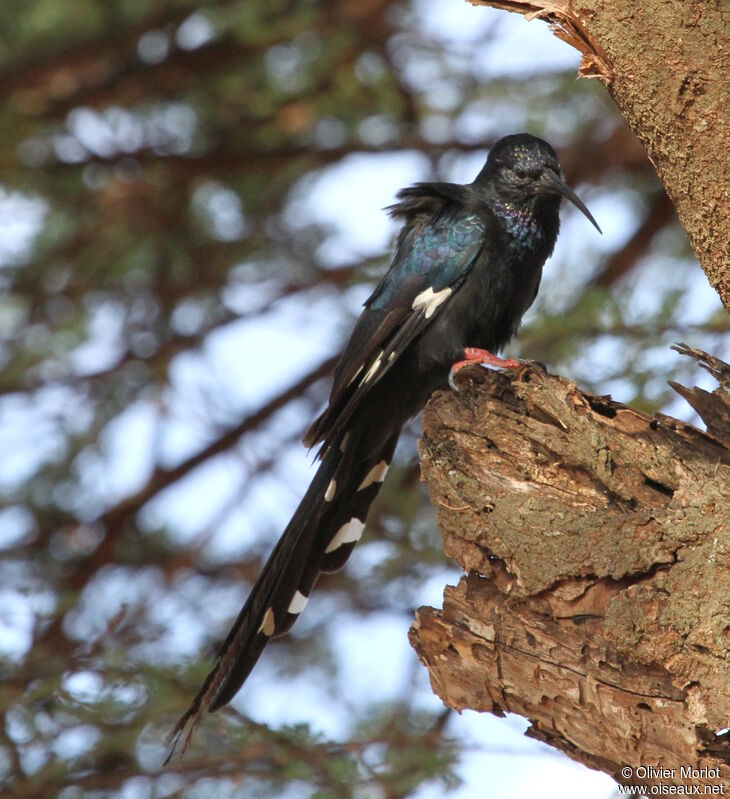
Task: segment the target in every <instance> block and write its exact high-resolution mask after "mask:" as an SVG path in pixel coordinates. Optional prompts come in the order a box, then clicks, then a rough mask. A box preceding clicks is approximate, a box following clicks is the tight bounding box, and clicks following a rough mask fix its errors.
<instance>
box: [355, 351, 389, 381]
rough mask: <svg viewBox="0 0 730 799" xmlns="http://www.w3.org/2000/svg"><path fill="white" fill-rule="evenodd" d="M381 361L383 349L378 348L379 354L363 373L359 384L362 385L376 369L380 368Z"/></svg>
mask: <svg viewBox="0 0 730 799" xmlns="http://www.w3.org/2000/svg"><path fill="white" fill-rule="evenodd" d="M382 361H383V351H382V350H380V354H379V355H378V357H377V358H376V359H375V360H374V361H373V364H372V366H371V367H370V368H369V369H368V370H367V372H366V373H365V377H363V379H362V380H361V381H360V385H361V386H364V385H365V383H367V382H368V380H370V379H371V378H372V377H373V376H374V375H375V374H376V373H377V371H378V369H380V364H381V363H382Z"/></svg>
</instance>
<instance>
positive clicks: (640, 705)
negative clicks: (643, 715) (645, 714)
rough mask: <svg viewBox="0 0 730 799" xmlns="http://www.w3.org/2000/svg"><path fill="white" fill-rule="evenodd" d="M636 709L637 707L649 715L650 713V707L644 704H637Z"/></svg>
mask: <svg viewBox="0 0 730 799" xmlns="http://www.w3.org/2000/svg"><path fill="white" fill-rule="evenodd" d="M636 707H639V708H641V709H642V710H648V711H649V713H651V712H652V710H651V707H649V705H647V704H646V702H639V704H638V705H637V706H636Z"/></svg>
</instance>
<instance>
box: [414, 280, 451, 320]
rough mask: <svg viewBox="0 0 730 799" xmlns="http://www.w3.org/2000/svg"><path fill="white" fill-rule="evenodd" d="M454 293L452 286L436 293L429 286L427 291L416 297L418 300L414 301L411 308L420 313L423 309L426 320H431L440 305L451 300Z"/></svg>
mask: <svg viewBox="0 0 730 799" xmlns="http://www.w3.org/2000/svg"><path fill="white" fill-rule="evenodd" d="M452 291H453V289H452V288H451V287H450V286H447V287H446V288H445V289H441V291H434V290H433V288H432V287H431V286H429V287H428V288H427V289H426V290H425V291H422V292H421V293H420V294H418V295H416V299H415V300H413V305H412V306H411V308H412V309H413V310H414V311H418V310H419V309H421V308H422V309H423V313H424V316H425V317H426V319H430V318H431V317H432V316H433V313H434V311H435V310H436V309H437V308H438V307H439V305H441V303H443V302H446V300H448V299H449V297H450V296H451V293H452Z"/></svg>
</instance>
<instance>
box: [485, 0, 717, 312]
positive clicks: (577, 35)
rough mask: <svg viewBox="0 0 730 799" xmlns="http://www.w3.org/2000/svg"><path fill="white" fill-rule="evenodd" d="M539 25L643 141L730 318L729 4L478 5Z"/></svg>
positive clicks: (711, 0) (662, 0)
mask: <svg viewBox="0 0 730 799" xmlns="http://www.w3.org/2000/svg"><path fill="white" fill-rule="evenodd" d="M470 2H472V3H474V4H475V5H477V4H481V5H489V6H494V7H496V8H502V9H507V10H509V11H516V12H519V13H521V14H525V15H526V16H528V17H538V18H542V19H545V20H547V21H548V22H550V24H551V26H552V28H553V31H554V32H555V33H556V35H557V36H559V37H560V38H561V39H563V40H565V41H567V42H569V43H570V44H571V45H573V46H574V47H576V48H577V49H578V50H579V51H580V52H581V53H583V64H582V66H581V70H580V72H581V74H582V75H584V76H586V77H596V78H599V79H600V80H601V81H602V82H603V83H604V84H605V85H606V87H607V88H608V91H609V93H610V94H611V96H612V97H613V99H614V101H615V102H616V105H617V106H618V107H619V110H620V111H621V113H622V114H623V116H624V117H625V118H626V120H627V122H628V123H629V126H630V127H631V129H632V130H633V132H634V133H635V134H636V135H637V136H638V137H639V139H640V140H641V142H642V144H643V145H644V147H645V148H646V151H647V153H648V154H649V157H650V158H651V160H652V162H653V163H654V165H655V166H656V169H657V171H658V173H659V176H660V177H661V179H662V181H663V182H664V186H665V187H666V190H667V194H668V195H669V197H670V198H671V200H672V202H673V203H674V206H675V207H676V209H677V213H678V215H679V219H680V221H681V222H682V225H683V227H684V229H685V231H686V232H687V235H688V237H689V240H690V243H691V244H692V247H693V248H694V250H695V253H696V254H697V257H698V259H699V261H700V263H701V265H702V268H703V269H704V270H705V273H706V274H707V276H708V278H709V280H710V283H711V284H712V285H713V287H714V288H715V289H716V290H717V292H718V293H719V295H720V297H721V298H722V301H723V303H724V305H725V307H726V308H728V309H730V245H729V244H728V242H730V196H729V194H728V186H730V111H729V109H730V103H728V91H727V75H728V73H730V38H729V37H728V31H730V4H728V3H726V2H724V0H706V1H705V2H702V1H701V0H693V2H688V1H687V0H645V2H641V3H637V2H635V0H578V2H575V1H574V0H534V1H533V2H524V1H523V0H470Z"/></svg>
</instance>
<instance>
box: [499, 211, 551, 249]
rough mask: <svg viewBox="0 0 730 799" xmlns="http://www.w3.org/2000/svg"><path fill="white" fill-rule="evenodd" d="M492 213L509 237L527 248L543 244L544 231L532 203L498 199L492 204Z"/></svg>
mask: <svg viewBox="0 0 730 799" xmlns="http://www.w3.org/2000/svg"><path fill="white" fill-rule="evenodd" d="M492 211H493V212H494V214H495V216H496V217H497V218H498V219H499V220H500V221H501V222H502V224H503V225H504V228H505V230H506V231H507V233H508V234H509V236H510V237H511V238H512V239H514V240H515V241H516V242H518V243H519V244H521V245H522V246H524V247H527V248H530V249H531V248H533V247H539V245H540V244H542V243H543V238H544V235H545V230H544V227H543V225H541V224H540V218H539V209H538V208H537V207H536V203H535V202H534V201H533V202H530V201H528V202H515V201H512V200H503V199H502V198H498V199H496V200H494V201H493V202H492Z"/></svg>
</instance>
